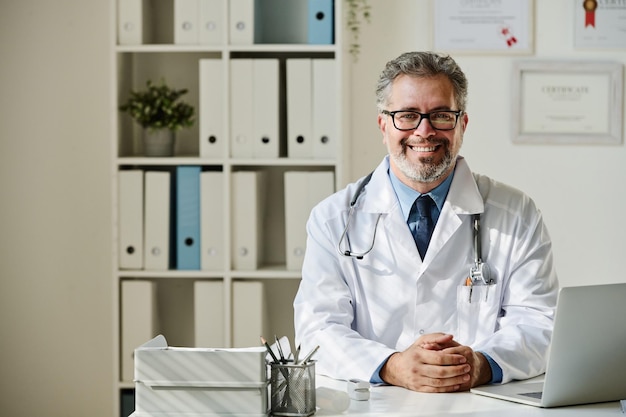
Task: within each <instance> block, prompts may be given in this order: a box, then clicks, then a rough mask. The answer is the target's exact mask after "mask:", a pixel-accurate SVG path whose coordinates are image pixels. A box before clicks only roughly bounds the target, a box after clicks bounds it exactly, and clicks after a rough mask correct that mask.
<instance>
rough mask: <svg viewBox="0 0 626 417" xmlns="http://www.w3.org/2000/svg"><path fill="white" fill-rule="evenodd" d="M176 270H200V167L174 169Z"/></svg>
mask: <svg viewBox="0 0 626 417" xmlns="http://www.w3.org/2000/svg"><path fill="white" fill-rule="evenodd" d="M176 268H177V269H194V270H195V269H200V167H198V166H179V167H176Z"/></svg>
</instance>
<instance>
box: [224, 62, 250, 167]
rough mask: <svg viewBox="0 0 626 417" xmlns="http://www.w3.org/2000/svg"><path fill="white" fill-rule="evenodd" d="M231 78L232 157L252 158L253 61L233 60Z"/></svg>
mask: <svg viewBox="0 0 626 417" xmlns="http://www.w3.org/2000/svg"><path fill="white" fill-rule="evenodd" d="M230 77H231V78H230V155H231V156H232V157H233V158H252V156H253V146H254V145H253V143H254V142H253V135H254V133H253V122H254V121H253V116H252V115H253V113H254V104H253V102H252V90H253V88H254V85H253V78H252V59H247V58H246V59H231V60H230Z"/></svg>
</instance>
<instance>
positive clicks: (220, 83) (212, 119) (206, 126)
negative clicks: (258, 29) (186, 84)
mask: <svg viewBox="0 0 626 417" xmlns="http://www.w3.org/2000/svg"><path fill="white" fill-rule="evenodd" d="M222 65H223V64H222V61H221V60H219V59H201V60H200V64H199V66H200V68H199V72H200V80H199V90H200V92H199V95H200V97H199V99H200V100H199V101H200V103H199V104H200V105H199V108H198V123H199V125H200V157H202V158H223V157H224V148H225V143H226V138H225V134H224V74H223V73H224V70H223V66H222Z"/></svg>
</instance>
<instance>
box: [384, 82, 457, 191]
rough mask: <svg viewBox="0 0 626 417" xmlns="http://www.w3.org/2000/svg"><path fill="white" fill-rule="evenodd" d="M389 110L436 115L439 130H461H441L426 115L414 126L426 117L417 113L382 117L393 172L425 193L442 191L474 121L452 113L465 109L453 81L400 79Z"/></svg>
mask: <svg viewBox="0 0 626 417" xmlns="http://www.w3.org/2000/svg"><path fill="white" fill-rule="evenodd" d="M384 110H386V111H388V112H397V111H410V112H419V113H422V114H423V113H431V116H430V117H432V118H433V119H435V118H437V120H438V121H435V125H436V126H437V127H439V128H444V129H449V128H450V127H451V126H455V127H454V128H453V129H451V130H437V129H435V128H434V127H433V122H432V121H431V120H427V117H425V116H424V117H421V120H419V125H418V126H417V127H416V128H413V127H414V124H415V123H416V122H417V119H419V118H420V116H419V115H416V114H415V113H396V114H395V116H394V117H392V116H391V115H390V114H379V115H378V126H379V127H380V130H381V132H382V134H383V143H384V144H386V145H387V151H388V152H389V156H390V158H389V159H390V165H391V169H392V170H393V173H394V174H395V175H396V176H397V177H398V178H399V179H400V180H401V181H402V182H404V183H405V184H406V185H408V186H410V187H412V188H414V189H416V190H418V191H419V192H421V193H424V192H428V191H430V190H432V189H433V188H435V187H437V186H438V185H439V184H441V183H442V182H443V181H444V180H445V179H446V177H447V176H448V175H450V173H451V172H452V170H453V169H454V165H455V161H456V157H457V156H458V154H459V150H460V149H461V144H462V143H463V132H465V128H466V126H467V121H468V117H467V115H466V114H465V113H461V114H460V115H459V116H458V118H457V116H456V115H455V114H453V113H447V112H446V111H449V110H453V111H456V110H459V109H458V108H457V107H456V103H455V100H454V91H453V88H452V84H451V83H450V81H449V80H448V78H447V77H446V76H444V75H438V76H435V77H413V76H409V75H400V76H398V77H397V78H396V79H395V80H394V81H393V83H392V84H391V86H390V91H389V94H388V99H387V105H386V107H385V108H384ZM432 112H435V114H433V113H432ZM437 112H444V113H437ZM394 118H395V124H394ZM455 121H456V125H454V123H455ZM396 126H397V127H396ZM400 129H409V130H400Z"/></svg>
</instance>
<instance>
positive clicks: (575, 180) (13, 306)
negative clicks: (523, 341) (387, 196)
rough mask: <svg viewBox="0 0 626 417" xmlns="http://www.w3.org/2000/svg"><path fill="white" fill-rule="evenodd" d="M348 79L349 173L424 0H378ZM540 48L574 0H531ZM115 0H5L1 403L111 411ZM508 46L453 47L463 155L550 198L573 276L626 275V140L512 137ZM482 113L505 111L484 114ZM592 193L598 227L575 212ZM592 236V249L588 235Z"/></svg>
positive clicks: (0, 121) (414, 40)
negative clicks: (463, 52) (497, 116)
mask: <svg viewBox="0 0 626 417" xmlns="http://www.w3.org/2000/svg"><path fill="white" fill-rule="evenodd" d="M370 2H371V4H372V7H373V19H372V23H371V24H369V25H366V26H365V27H364V33H363V37H362V53H361V57H360V60H359V62H358V71H354V75H353V81H352V85H351V86H350V87H351V89H352V93H353V99H352V103H353V104H352V118H353V119H352V131H353V138H352V145H351V152H350V155H351V164H352V167H353V168H352V175H351V176H352V179H354V178H356V177H358V176H360V175H362V174H364V173H366V172H368V171H369V170H371V169H372V168H373V167H374V166H375V165H376V164H378V162H379V161H380V159H381V157H382V156H383V155H384V150H385V148H384V147H383V145H382V143H381V140H380V134H379V133H378V131H377V129H376V112H375V107H374V93H373V91H374V85H375V82H376V78H377V76H378V73H379V71H380V70H381V69H382V67H383V65H384V64H385V62H386V61H387V60H389V59H391V58H393V57H395V56H397V55H398V54H400V53H401V52H404V51H406V50H413V49H428V48H429V47H430V44H431V20H432V19H431V8H430V4H431V3H430V1H428V0H370ZM536 3H538V4H537V12H536V14H537V16H538V19H537V22H536V30H535V33H536V34H537V35H538V42H537V47H536V53H535V56H536V57H539V58H546V57H550V58H552V57H576V58H581V59H596V58H611V59H618V60H620V61H622V62H626V56H625V55H626V51H611V52H606V53H602V52H579V51H574V50H573V48H572V37H573V35H572V24H571V20H572V10H571V5H570V1H569V0H550V1H548V0H538V1H536ZM109 26H110V22H109V1H108V0H64V1H60V0H54V1H38V0H2V1H0V57H1V58H0V59H1V64H0V193H1V194H0V340H1V345H0V346H1V347H0V353H1V355H2V356H1V359H0V370H1V371H0V373H1V375H2V378H1V379H0V415H3V416H5V415H6V416H12V417H21V416H24V417H26V416H28V417H32V416H38V417H39V416H40V417H49V416H50V417H56V416H59V417H73V416H85V415H89V416H92V417H104V416H110V415H112V413H113V412H114V410H113V409H112V395H113V389H112V387H111V381H112V377H113V369H112V353H111V349H112V343H111V331H112V330H111V312H112V309H113V306H112V304H111V284H110V282H111V280H110V276H111V233H110V222H111V219H110V213H109V212H110V189H111V188H110V185H111V184H110V180H111V176H110V168H109V158H110V148H109V144H108V138H109V122H108V121H109V112H110V111H114V107H113V106H112V104H111V103H110V102H109V89H110V86H109V71H110V68H109V66H110V64H111V63H110V60H109V43H108V42H109V38H108V37H109V36H110V33H109ZM512 59H513V58H510V57H482V56H464V57H461V56H459V57H458V60H459V62H460V63H461V65H462V66H463V68H464V69H465V71H466V72H467V74H468V77H469V80H470V104H469V106H470V107H469V111H470V118H471V120H470V124H469V128H468V131H467V134H466V139H465V145H464V149H463V153H464V154H465V156H466V157H467V158H468V161H469V162H470V164H471V166H472V167H473V168H474V169H475V170H476V171H479V172H482V173H485V174H488V175H491V176H493V177H495V178H498V179H500V180H502V181H505V182H508V183H510V184H512V185H515V186H517V187H519V188H522V189H524V190H525V191H527V192H528V193H529V194H530V195H531V196H532V197H534V198H535V200H536V201H537V202H538V204H539V205H540V206H541V207H542V208H543V211H544V213H545V217H546V221H547V222H548V225H549V227H550V230H551V232H552V236H553V238H554V245H555V253H556V257H557V267H558V270H559V273H560V276H561V280H562V283H564V284H584V283H587V282H617V281H625V280H626V275H624V273H623V272H622V268H620V267H619V266H620V264H619V261H620V260H621V259H622V258H621V256H624V255H625V254H626V250H625V249H626V243H624V237H623V236H624V234H625V233H624V232H625V231H626V216H623V215H622V214H623V213H624V212H625V211H626V210H625V209H626V196H625V195H624V194H625V193H624V192H623V189H624V183H625V182H626V181H625V180H626V169H625V168H624V166H625V165H626V164H625V163H626V150H625V148H624V146H623V145H619V146H597V147H592V146H521V145H512V144H511V142H510V138H509V124H510V123H509V112H508V109H509V107H510V105H511V103H510V101H511V94H510V89H509V82H510V78H509V77H510V67H511V62H512ZM487 111H489V115H490V116H491V115H492V114H493V112H494V111H497V112H498V113H501V114H502V120H503V122H501V123H497V124H495V125H493V126H490V127H489V128H488V127H487V119H486V118H487ZM586 196H591V197H592V198H594V199H596V200H599V201H600V205H599V207H598V208H597V209H595V212H596V213H597V216H595V217H596V218H595V219H593V220H594V221H595V223H596V224H595V226H593V227H588V226H582V225H581V224H582V223H583V221H585V219H586V216H587V213H588V212H589V211H594V210H590V209H586V208H584V207H583V205H582V198H586ZM587 241H590V242H593V245H592V248H591V249H589V253H588V254H587V255H585V253H584V252H583V244H584V243H585V242H587Z"/></svg>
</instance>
